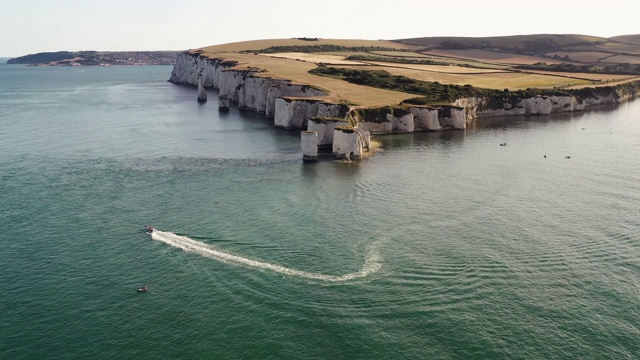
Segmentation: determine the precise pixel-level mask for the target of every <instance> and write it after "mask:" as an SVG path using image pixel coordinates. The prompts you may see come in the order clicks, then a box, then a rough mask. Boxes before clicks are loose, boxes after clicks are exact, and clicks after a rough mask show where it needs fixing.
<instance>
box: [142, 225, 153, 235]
mask: <svg viewBox="0 0 640 360" xmlns="http://www.w3.org/2000/svg"><path fill="white" fill-rule="evenodd" d="M154 230H155V229H154V228H153V227H152V226H151V225H145V226H144V232H146V233H147V234H149V235H151V233H152V232H153V231H154Z"/></svg>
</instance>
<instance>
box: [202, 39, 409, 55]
mask: <svg viewBox="0 0 640 360" xmlns="http://www.w3.org/2000/svg"><path fill="white" fill-rule="evenodd" d="M313 45H338V46H348V47H353V46H380V47H388V48H394V49H414V48H416V47H415V46H411V45H405V44H400V43H397V42H395V41H386V40H345V39H320V40H318V41H305V40H299V39H270V40H252V41H242V42H237V43H230V44H222V45H214V46H207V47H203V48H201V50H202V51H203V52H205V53H215V52H240V51H250V50H262V49H266V48H269V47H272V46H313Z"/></svg>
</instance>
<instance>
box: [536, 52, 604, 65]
mask: <svg viewBox="0 0 640 360" xmlns="http://www.w3.org/2000/svg"><path fill="white" fill-rule="evenodd" d="M547 55H548V56H551V57H553V56H555V55H558V56H560V57H565V56H569V58H571V60H577V61H582V62H587V63H595V62H598V61H600V60H602V59H604V58H607V57H609V56H611V54H610V53H605V52H597V51H558V52H552V53H548V54H547Z"/></svg>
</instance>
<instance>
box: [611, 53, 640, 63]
mask: <svg viewBox="0 0 640 360" xmlns="http://www.w3.org/2000/svg"><path fill="white" fill-rule="evenodd" d="M602 62H603V63H614V64H620V63H629V64H640V56H630V55H616V56H611V57H608V58H606V59H604V60H602Z"/></svg>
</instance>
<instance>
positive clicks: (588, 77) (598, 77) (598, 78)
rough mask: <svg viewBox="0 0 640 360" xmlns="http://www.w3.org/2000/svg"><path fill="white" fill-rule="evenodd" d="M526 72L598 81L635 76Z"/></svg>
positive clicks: (541, 71)
mask: <svg viewBox="0 0 640 360" xmlns="http://www.w3.org/2000/svg"><path fill="white" fill-rule="evenodd" d="M524 72H527V73H531V74H542V75H551V76H554V75H555V76H566V77H571V78H578V79H585V80H591V81H598V82H610V81H624V80H629V79H632V78H634V77H635V76H633V75H614V74H589V73H573V72H558V71H544V70H525V71H524Z"/></svg>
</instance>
